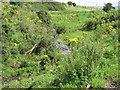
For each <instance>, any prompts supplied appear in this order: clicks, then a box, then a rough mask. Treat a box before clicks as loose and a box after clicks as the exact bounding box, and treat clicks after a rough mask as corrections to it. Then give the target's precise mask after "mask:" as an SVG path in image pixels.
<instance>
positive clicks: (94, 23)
mask: <svg viewBox="0 0 120 90" xmlns="http://www.w3.org/2000/svg"><path fill="white" fill-rule="evenodd" d="M98 24H99V21H98V20H97V21H96V20H90V21H88V22H86V23H85V26H84V27H85V29H86V30H87V31H90V30H95V29H97V26H98Z"/></svg>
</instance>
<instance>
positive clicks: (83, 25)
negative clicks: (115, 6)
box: [1, 3, 120, 89]
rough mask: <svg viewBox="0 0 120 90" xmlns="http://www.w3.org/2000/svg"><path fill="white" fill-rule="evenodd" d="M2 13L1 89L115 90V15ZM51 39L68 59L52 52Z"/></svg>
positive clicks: (48, 9) (43, 7)
mask: <svg viewBox="0 0 120 90" xmlns="http://www.w3.org/2000/svg"><path fill="white" fill-rule="evenodd" d="M58 5H59V7H58ZM2 7H3V8H2V10H1V11H2V14H3V16H2V17H1V18H2V20H3V22H2V48H3V49H2V54H3V56H2V75H3V76H2V77H3V88H29V89H30V88H86V87H87V86H90V87H92V88H112V87H115V88H116V87H118V86H119V85H118V84H119V80H118V47H119V46H120V43H119V42H118V39H119V36H118V34H117V33H118V26H117V24H118V18H119V16H118V12H117V10H111V11H110V12H108V13H105V12H103V11H102V10H101V9H98V8H92V7H82V6H77V7H68V6H65V5H64V4H61V3H11V4H10V3H3V6H2ZM86 10H92V11H86ZM56 34H60V36H59V38H58V41H59V42H61V43H62V44H65V45H67V46H68V47H69V48H70V50H71V53H69V54H68V55H63V54H62V49H61V48H56V46H55V44H54V43H53V42H52V40H53V38H54V36H55V35H56ZM112 83H114V85H112Z"/></svg>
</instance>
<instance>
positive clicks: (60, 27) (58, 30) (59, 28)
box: [53, 25, 65, 34]
mask: <svg viewBox="0 0 120 90" xmlns="http://www.w3.org/2000/svg"><path fill="white" fill-rule="evenodd" d="M53 28H54V29H55V30H56V33H57V34H62V33H65V26H64V25H54V26H53Z"/></svg>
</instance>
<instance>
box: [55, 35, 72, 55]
mask: <svg viewBox="0 0 120 90" xmlns="http://www.w3.org/2000/svg"><path fill="white" fill-rule="evenodd" d="M58 37H59V35H56V36H55V37H54V39H53V43H54V44H55V45H56V48H62V54H64V55H67V54H69V53H70V52H71V51H70V49H69V48H68V46H67V45H63V44H62V43H60V42H58V41H57V39H58Z"/></svg>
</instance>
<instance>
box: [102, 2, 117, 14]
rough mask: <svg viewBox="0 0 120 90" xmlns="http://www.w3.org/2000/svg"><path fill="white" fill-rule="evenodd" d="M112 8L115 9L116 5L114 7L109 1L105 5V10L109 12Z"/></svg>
mask: <svg viewBox="0 0 120 90" xmlns="http://www.w3.org/2000/svg"><path fill="white" fill-rule="evenodd" d="M111 9H115V8H114V7H112V4H111V3H107V4H105V6H104V7H103V10H104V11H105V12H108V11H109V10H111Z"/></svg>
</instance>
